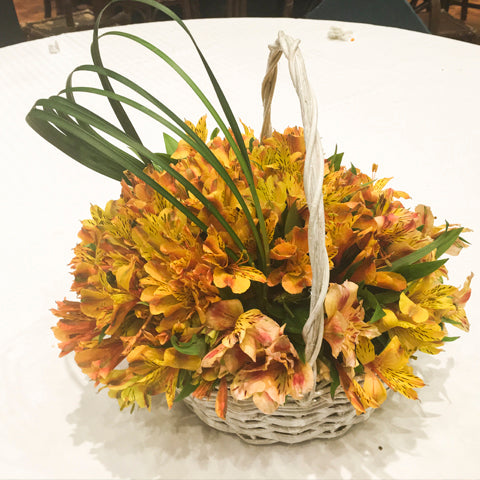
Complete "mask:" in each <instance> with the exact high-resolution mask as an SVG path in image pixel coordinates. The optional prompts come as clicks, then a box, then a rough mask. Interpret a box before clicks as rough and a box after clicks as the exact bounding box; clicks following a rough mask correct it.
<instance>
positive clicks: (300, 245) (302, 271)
mask: <svg viewBox="0 0 480 480" xmlns="http://www.w3.org/2000/svg"><path fill="white" fill-rule="evenodd" d="M270 258H271V259H273V260H278V261H281V262H282V263H281V264H280V266H279V267H277V268H275V269H274V270H272V272H271V273H270V275H269V277H268V280H267V284H268V286H270V287H273V286H275V285H278V284H279V283H281V284H282V287H283V288H284V289H285V291H287V292H288V293H291V294H296V293H301V292H302V290H303V289H304V288H305V287H310V286H311V285H312V267H311V265H310V259H309V257H308V230H307V228H306V227H305V228H300V227H294V228H293V229H292V231H291V232H289V234H288V235H287V240H282V239H278V240H277V241H276V242H275V246H274V247H273V248H272V249H271V250H270Z"/></svg>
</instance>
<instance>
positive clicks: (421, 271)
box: [396, 258, 448, 282]
mask: <svg viewBox="0 0 480 480" xmlns="http://www.w3.org/2000/svg"><path fill="white" fill-rule="evenodd" d="M447 260H448V258H444V259H442V260H435V261H433V262H423V263H414V264H412V265H406V266H404V267H400V268H398V269H397V270H396V272H397V273H399V274H400V275H402V276H403V277H404V278H405V280H406V281H407V282H412V281H413V280H418V279H419V278H423V277H426V276H427V275H430V274H431V273H433V272H435V271H436V270H438V269H439V268H440V267H441V266H442V265H444V264H445V262H447Z"/></svg>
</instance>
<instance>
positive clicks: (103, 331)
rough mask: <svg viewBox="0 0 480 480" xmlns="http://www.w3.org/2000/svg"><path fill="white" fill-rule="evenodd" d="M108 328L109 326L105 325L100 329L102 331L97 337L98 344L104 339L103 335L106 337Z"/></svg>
mask: <svg viewBox="0 0 480 480" xmlns="http://www.w3.org/2000/svg"><path fill="white" fill-rule="evenodd" d="M109 326H110V325H109V324H108V325H105V326H104V327H103V328H102V331H101V332H100V333H99V335H98V343H101V341H102V340H103V339H104V338H105V335H106V332H107V330H108V327H109Z"/></svg>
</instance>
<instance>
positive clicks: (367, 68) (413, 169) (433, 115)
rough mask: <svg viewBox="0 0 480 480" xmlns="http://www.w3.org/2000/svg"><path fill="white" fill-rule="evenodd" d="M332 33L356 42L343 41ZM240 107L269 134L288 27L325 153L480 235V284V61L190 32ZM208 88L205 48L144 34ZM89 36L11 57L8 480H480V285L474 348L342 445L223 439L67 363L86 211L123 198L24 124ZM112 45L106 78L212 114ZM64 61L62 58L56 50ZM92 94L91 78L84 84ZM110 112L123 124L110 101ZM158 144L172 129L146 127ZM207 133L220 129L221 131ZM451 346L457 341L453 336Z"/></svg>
mask: <svg viewBox="0 0 480 480" xmlns="http://www.w3.org/2000/svg"><path fill="white" fill-rule="evenodd" d="M332 25H338V26H340V27H341V28H343V29H344V30H351V31H352V35H353V38H354V40H353V41H340V40H330V39H329V38H328V35H327V33H328V31H329V29H330V27H331V26H332ZM188 26H189V28H191V30H192V32H193V34H194V36H195V38H196V39H197V41H198V43H199V45H200V47H201V48H202V50H203V51H204V53H205V55H206V57H207V59H208V61H209V62H210V65H211V66H212V69H213V70H214V72H215V73H216V75H217V78H218V80H219V82H220V84H221V85H222V86H223V88H224V91H225V93H226V96H227V98H228V99H229V101H230V104H231V106H232V109H233V111H234V112H235V114H236V115H237V117H238V118H240V119H241V120H242V121H243V122H245V123H246V124H247V125H249V126H251V127H253V128H254V129H255V131H256V132H257V133H259V132H260V128H261V119H262V106H261V99H260V84H261V81H262V78H263V75H264V71H265V66H266V58H267V55H268V49H267V45H268V44H269V43H271V42H273V41H274V40H275V38H276V36H277V32H278V31H279V30H283V31H285V32H286V33H287V34H289V35H291V36H293V37H296V38H299V39H300V40H301V49H302V52H303V55H304V58H305V63H306V67H307V72H308V74H309V77H310V81H311V85H312V88H313V90H314V92H315V94H316V97H317V99H318V104H319V122H318V127H319V131H320V132H321V135H322V137H323V143H324V148H325V151H326V153H327V155H329V154H331V153H333V151H334V149H335V146H336V145H338V148H339V150H340V151H344V152H345V157H344V161H345V162H346V164H347V165H349V164H350V163H352V164H354V165H355V166H356V167H357V168H360V169H362V170H364V171H365V172H367V173H369V172H370V169H371V165H372V164H373V163H378V164H379V166H380V167H379V173H378V176H379V177H383V176H385V177H394V179H393V180H392V182H391V184H392V186H394V187H396V188H399V189H401V190H404V191H407V192H409V193H410V194H411V195H412V197H413V199H414V201H412V203H411V205H412V206H413V205H415V204H416V203H423V204H427V205H430V206H432V208H433V211H434V214H436V216H437V217H438V221H439V222H442V221H443V220H444V219H447V220H448V221H449V222H450V223H460V224H462V225H464V226H466V227H469V228H471V229H472V230H473V232H472V233H470V234H468V239H469V240H470V241H471V243H472V244H473V245H472V246H471V247H470V248H468V249H467V250H466V251H464V252H463V253H462V254H461V255H460V257H457V258H453V259H452V260H450V261H449V263H450V268H449V269H450V272H451V276H450V281H451V282H452V284H454V285H460V284H462V283H463V280H464V278H465V277H466V276H467V275H468V274H469V273H470V272H471V271H474V272H480V268H479V267H480V262H479V260H478V258H479V255H478V253H477V252H478V246H479V245H480V237H479V232H480V216H479V215H478V212H479V207H478V205H477V204H476V200H475V198H476V192H478V190H479V186H478V185H477V182H478V179H479V178H480V176H479V173H480V168H479V162H478V160H479V153H480V136H479V135H478V133H475V132H476V130H477V125H478V115H479V113H480V95H479V94H478V88H479V85H480V62H479V58H480V47H479V46H476V45H471V44H467V43H462V42H457V41H453V40H448V39H444V38H440V37H434V36H432V35H427V34H421V33H415V32H410V31H406V30H399V29H394V28H383V27H374V26H371V25H363V24H341V23H338V22H337V23H335V22H327V21H318V20H296V19H284V18H282V19H279V18H270V19H261V18H255V19H253V18H250V19H243V18H235V19H210V20H192V21H189V22H188ZM122 30H125V31H129V32H132V33H136V34H139V35H141V36H143V37H145V38H146V39H149V40H151V41H152V42H154V43H155V44H157V45H159V46H160V47H161V48H162V49H164V50H165V51H166V52H167V53H168V54H169V55H170V56H172V57H173V58H174V59H175V60H176V61H177V62H178V63H179V64H180V65H182V66H183V67H184V68H185V69H186V70H187V71H188V72H189V73H190V74H191V75H192V76H193V77H194V79H195V80H196V81H197V82H198V83H199V85H200V86H201V87H202V88H204V89H205V90H206V91H207V92H210V91H211V90H209V86H208V80H207V79H206V76H205V74H204V72H203V70H202V67H201V65H200V62H199V60H198V59H197V57H196V55H195V53H194V50H193V48H192V46H191V43H190V42H189V40H188V39H187V38H186V36H185V34H184V32H183V31H182V30H181V29H180V28H179V27H178V26H177V25H175V24H174V23H172V22H161V23H152V24H141V25H133V26H128V27H122ZM90 40H91V32H80V33H73V34H66V35H61V36H59V37H52V38H46V39H43V40H37V41H33V42H29V43H23V44H18V45H14V46H10V47H6V48H3V49H0V66H1V71H2V75H1V76H0V91H1V92H2V94H1V100H0V105H1V106H2V109H1V111H2V116H1V117H0V138H1V150H2V176H3V182H2V184H3V185H2V191H3V196H2V197H3V208H2V217H3V221H2V224H3V225H2V234H1V235H0V242H1V251H2V253H3V261H2V279H1V290H0V291H1V295H2V333H3V337H2V338H3V349H2V353H3V355H2V362H1V363H0V365H1V366H0V372H1V375H0V378H1V379H2V381H1V387H0V404H1V407H2V408H1V411H0V425H1V426H2V428H1V431H0V477H2V478H50V479H54V478H63V479H66V478H151V477H153V478H189V479H196V478H242V479H247V478H268V479H277V478H279V479H280V478H282V479H283V478H285V479H295V478H307V479H313V478H402V479H403V478H405V479H406V478H415V479H420V478H422V479H423V478H425V479H427V478H428V479H430V478H478V475H479V466H478V465H479V464H478V450H479V447H480V440H479V438H480V437H479V436H478V430H479V427H480V402H479V401H478V398H479V394H480V375H479V373H478V370H477V367H478V365H480V349H479V348H478V346H477V343H476V342H477V341H480V333H479V323H478V318H479V315H478V314H479V313H480V304H479V298H480V297H479V296H478V289H477V285H478V282H477V281H476V279H474V281H473V283H472V287H473V295H472V298H471V300H470V302H469V305H468V310H467V313H468V314H469V318H470V320H471V323H472V327H471V331H470V333H469V334H464V333H461V338H460V339H459V340H457V341H455V342H453V343H451V344H448V345H447V347H446V348H445V350H446V351H445V352H443V353H441V354H440V355H438V356H435V357H431V356H426V355H420V356H419V359H418V361H417V362H415V363H416V365H415V368H416V371H417V372H418V374H419V375H420V376H422V377H423V378H425V379H426V383H427V384H428V385H427V386H426V387H425V388H423V389H420V390H419V397H420V401H418V402H417V401H411V400H407V399H405V398H403V397H401V396H400V395H398V394H396V395H390V396H389V399H388V400H387V401H386V402H385V404H384V405H383V406H382V407H381V408H380V409H379V410H378V411H376V412H374V414H373V415H372V417H371V418H370V420H369V421H368V422H366V423H364V424H361V425H359V426H357V427H355V428H353V429H352V430H351V431H350V432H349V433H348V434H347V435H345V436H344V437H341V438H339V439H336V440H331V441H312V442H309V443H306V444H300V445H295V446H284V445H274V446H268V447H254V446H250V445H246V444H244V443H243V442H242V441H241V440H240V439H238V438H236V437H233V436H229V435H226V434H223V433H219V432H217V431H214V430H211V429H209V428H208V427H206V426H205V425H203V424H202V423H201V422H200V420H198V419H197V418H196V417H194V416H193V415H192V414H191V413H189V411H188V410H187V409H186V407H185V406H184V405H182V404H179V405H175V406H174V408H173V409H172V410H171V411H168V410H167V409H166V407H165V405H164V404H163V402H162V401H161V400H158V401H156V402H154V405H153V408H152V411H151V412H148V411H144V410H139V411H136V412H135V413H134V414H133V415H130V413H129V412H128V411H123V412H120V411H119V410H118V408H117V405H116V403H115V402H114V401H113V400H111V399H108V398H107V395H106V392H105V391H102V392H100V393H97V392H96V389H95V388H94V386H93V385H92V383H91V382H89V381H88V380H87V379H85V378H84V377H83V376H82V374H81V373H80V372H79V370H78V368H77V367H76V366H75V365H74V362H73V359H71V358H69V357H66V358H63V359H58V349H57V347H56V343H57V342H56V340H55V338H54V336H53V334H52V332H51V331H50V327H51V326H53V325H54V324H55V323H56V320H55V318H54V317H53V315H52V314H51V313H50V312H49V309H50V308H52V307H54V306H55V303H54V301H55V300H60V299H62V298H63V297H64V296H65V295H68V291H69V287H70V283H71V278H70V275H69V273H68V268H67V264H68V262H69V261H70V259H71V257H72V255H73V254H72V248H73V246H74V245H75V243H76V241H77V240H76V233H77V231H78V230H79V228H80V220H81V219H83V218H87V217H88V216H89V207H90V204H91V203H92V204H98V205H100V206H104V205H105V203H106V201H107V200H109V199H111V198H118V196H119V192H120V190H119V185H118V184H117V183H116V182H114V181H112V180H109V179H106V178H105V177H101V176H98V175H96V174H95V173H93V172H91V171H89V170H87V169H86V168H84V167H82V166H80V165H79V164H76V163H75V162H74V161H72V160H71V159H69V158H67V157H66V156H65V155H63V154H62V153H61V152H59V151H57V150H56V149H55V148H54V147H52V146H51V145H49V144H48V143H46V142H45V141H44V140H42V139H41V138H40V137H39V136H37V135H36V134H35V133H34V132H33V131H32V130H31V129H30V128H29V127H28V126H27V124H26V123H25V120H24V117H25V115H26V114H27V112H28V111H29V109H30V108H31V106H32V105H33V103H34V102H35V100H36V99H38V98H40V97H47V96H49V95H52V94H55V93H57V92H58V91H59V90H60V89H61V88H62V87H63V85H64V82H65V79H66V77H67V75H68V73H69V72H70V71H71V70H72V69H73V68H74V67H75V66H77V65H79V64H81V63H90V59H89V43H90ZM112 40H113V39H112V38H105V39H104V40H102V46H103V52H104V60H105V64H106V66H108V67H110V68H112V69H114V70H119V71H120V72H122V73H124V74H126V75H127V76H131V77H132V78H133V79H136V80H137V81H139V82H140V83H142V85H143V86H145V88H147V89H148V90H151V91H152V92H154V93H155V94H156V95H157V96H158V97H159V98H161V99H164V100H165V103H167V104H168V105H169V106H171V107H173V109H174V110H175V111H176V112H177V113H178V114H179V116H180V117H182V118H183V117H185V118H188V119H190V120H192V121H196V120H197V119H198V118H199V117H200V116H201V115H203V114H204V113H206V112H205V108H204V107H203V105H201V104H200V103H199V102H198V101H197V100H196V99H195V98H194V97H193V95H192V94H190V93H189V92H188V89H187V88H186V87H185V86H184V85H183V84H182V83H181V82H180V81H179V80H178V79H177V78H176V77H175V76H174V75H173V74H172V72H171V71H170V69H169V68H168V67H167V66H166V65H165V64H162V62H161V61H160V60H158V59H156V58H155V57H154V56H153V55H152V54H149V53H145V52H144V51H142V50H141V49H139V48H138V47H137V46H135V45H132V44H131V42H129V41H127V40H125V39H118V40H117V42H116V43H115V41H112ZM55 51H56V53H55ZM84 80H85V81H88V82H90V81H91V82H95V80H94V78H93V76H92V75H84V76H82V77H81V76H80V75H79V76H78V83H82V82H83V83H84ZM98 109H99V111H100V112H103V111H104V112H105V114H107V115H108V114H109V111H108V109H107V107H106V105H104V103H101V104H100V102H99V103H98ZM272 118H273V125H274V127H276V128H277V129H279V130H283V129H284V128H285V127H287V126H293V125H295V124H300V123H301V120H300V111H299V107H298V102H297V100H296V96H295V93H294V90H293V87H292V86H291V84H290V80H289V78H288V69H287V67H286V64H285V63H284V61H282V62H281V66H280V72H279V79H278V85H277V90H276V93H275V97H274V107H273V113H272ZM138 122H139V123H140V124H141V128H140V129H142V128H144V132H145V138H147V140H148V141H149V142H150V143H152V144H156V143H158V145H159V146H158V150H156V151H160V150H161V149H162V147H163V143H162V140H161V133H162V132H161V131H159V129H158V127H153V126H152V125H151V124H150V123H148V122H145V121H144V119H143V118H141V117H139V118H138ZM209 122H211V119H210V120H209ZM5 202H6V204H5ZM450 332H451V335H455V334H456V332H454V328H451V331H450Z"/></svg>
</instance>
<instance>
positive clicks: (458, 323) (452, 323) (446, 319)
mask: <svg viewBox="0 0 480 480" xmlns="http://www.w3.org/2000/svg"><path fill="white" fill-rule="evenodd" d="M442 322H444V323H449V324H450V325H456V326H457V325H462V324H461V322H457V321H456V320H452V319H451V318H448V317H442Z"/></svg>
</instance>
